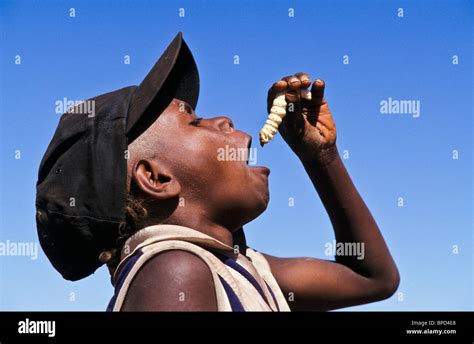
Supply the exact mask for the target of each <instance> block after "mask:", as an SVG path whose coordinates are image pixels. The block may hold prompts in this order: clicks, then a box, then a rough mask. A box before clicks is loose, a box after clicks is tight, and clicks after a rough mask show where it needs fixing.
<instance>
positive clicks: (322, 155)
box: [299, 144, 339, 168]
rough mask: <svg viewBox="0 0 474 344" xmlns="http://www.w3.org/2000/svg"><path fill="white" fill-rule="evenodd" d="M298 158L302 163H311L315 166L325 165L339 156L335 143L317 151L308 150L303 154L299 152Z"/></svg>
mask: <svg viewBox="0 0 474 344" xmlns="http://www.w3.org/2000/svg"><path fill="white" fill-rule="evenodd" d="M299 158H300V160H301V162H302V163H303V165H307V164H311V165H316V166H317V167H320V168H322V167H326V166H328V165H329V164H331V163H332V162H333V161H335V160H336V159H338V158H339V151H338V150H337V146H336V144H333V145H331V146H330V147H327V148H323V149H320V150H317V151H309V152H305V153H304V154H300V155H299Z"/></svg>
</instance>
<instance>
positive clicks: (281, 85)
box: [267, 80, 288, 112]
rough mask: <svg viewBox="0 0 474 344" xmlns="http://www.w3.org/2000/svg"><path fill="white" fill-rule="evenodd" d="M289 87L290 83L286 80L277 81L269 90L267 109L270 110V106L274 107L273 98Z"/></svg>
mask: <svg viewBox="0 0 474 344" xmlns="http://www.w3.org/2000/svg"><path fill="white" fill-rule="evenodd" d="M287 87H288V83H287V82H286V81H283V80H280V81H277V82H275V83H274V84H273V85H272V86H271V87H270V89H269V90H268V95H267V111H268V112H270V108H271V107H272V104H273V100H274V99H275V96H276V95H277V94H278V93H281V92H283V91H284V90H285V89H286V88H287Z"/></svg>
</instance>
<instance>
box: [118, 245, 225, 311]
mask: <svg viewBox="0 0 474 344" xmlns="http://www.w3.org/2000/svg"><path fill="white" fill-rule="evenodd" d="M122 310H123V311H217V299H216V293H215V288H214V281H213V278H212V273H211V270H210V269H209V267H208V266H207V264H206V263H205V262H204V261H203V260H202V259H201V258H199V257H198V256H197V255H195V254H193V253H191V252H187V251H180V250H171V251H165V252H162V253H160V254H158V255H156V256H154V257H153V258H151V259H149V260H148V261H147V262H146V263H145V264H144V265H143V267H141V269H140V271H139V272H138V273H137V275H136V276H135V278H134V280H133V282H132V284H131V285H130V287H129V289H128V292H127V296H126V298H125V301H124V304H123V307H122Z"/></svg>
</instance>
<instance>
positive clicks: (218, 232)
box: [163, 208, 234, 247]
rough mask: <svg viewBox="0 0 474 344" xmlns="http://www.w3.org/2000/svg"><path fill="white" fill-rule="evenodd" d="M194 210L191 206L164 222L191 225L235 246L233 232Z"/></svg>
mask: <svg viewBox="0 0 474 344" xmlns="http://www.w3.org/2000/svg"><path fill="white" fill-rule="evenodd" d="M193 214H194V213H193V212H190V211H189V208H187V209H186V214H183V215H181V214H176V213H175V214H173V215H172V216H170V217H169V218H168V219H167V220H165V221H163V224H170V225H178V226H184V227H189V228H192V229H194V230H197V231H199V232H201V233H204V234H206V235H209V236H210V237H212V238H214V239H216V240H219V241H220V242H222V243H224V244H226V245H228V246H230V247H233V245H234V242H233V239H232V232H231V231H230V230H229V229H228V228H226V227H224V226H222V225H219V224H217V223H215V222H212V221H209V220H208V219H207V218H205V217H203V216H202V215H201V216H198V215H197V214H196V215H195V216H194V215H193Z"/></svg>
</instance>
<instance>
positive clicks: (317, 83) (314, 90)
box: [311, 79, 326, 104]
mask: <svg viewBox="0 0 474 344" xmlns="http://www.w3.org/2000/svg"><path fill="white" fill-rule="evenodd" d="M325 87H326V83H325V82H324V80H321V79H316V80H314V82H313V86H312V87H311V95H312V98H313V100H314V101H315V102H317V103H319V104H321V103H322V101H323V98H324V88H325Z"/></svg>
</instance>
